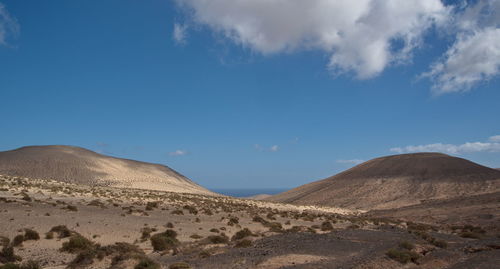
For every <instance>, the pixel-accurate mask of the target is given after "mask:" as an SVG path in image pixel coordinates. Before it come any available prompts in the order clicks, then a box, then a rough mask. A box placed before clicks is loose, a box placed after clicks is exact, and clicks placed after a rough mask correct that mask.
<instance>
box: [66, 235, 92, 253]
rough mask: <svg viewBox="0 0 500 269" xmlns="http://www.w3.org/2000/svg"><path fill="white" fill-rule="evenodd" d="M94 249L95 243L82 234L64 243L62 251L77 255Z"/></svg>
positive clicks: (73, 236)
mask: <svg viewBox="0 0 500 269" xmlns="http://www.w3.org/2000/svg"><path fill="white" fill-rule="evenodd" d="M93 247H94V243H92V241H90V240H88V239H87V238H85V237H83V236H82V235H80V234H75V235H72V236H71V237H70V238H69V241H68V242H64V243H63V245H62V248H61V250H62V251H66V252H70V253H76V252H80V251H85V250H89V249H92V248H93Z"/></svg>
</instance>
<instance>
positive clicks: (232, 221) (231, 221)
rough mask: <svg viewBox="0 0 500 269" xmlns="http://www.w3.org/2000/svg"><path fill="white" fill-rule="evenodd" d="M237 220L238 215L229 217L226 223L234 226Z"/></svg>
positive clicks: (238, 220)
mask: <svg viewBox="0 0 500 269" xmlns="http://www.w3.org/2000/svg"><path fill="white" fill-rule="evenodd" d="M239 222H240V219H239V218H238V217H230V218H229V221H228V222H227V225H229V226H234V225H235V224H238V223H239Z"/></svg>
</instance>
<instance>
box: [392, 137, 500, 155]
mask: <svg viewBox="0 0 500 269" xmlns="http://www.w3.org/2000/svg"><path fill="white" fill-rule="evenodd" d="M489 140H490V141H491V142H466V143H463V144H459V145H454V144H443V143H434V144H427V145H417V146H406V147H395V148H391V149H390V151H392V152H395V153H412V152H442V153H448V154H464V153H473V152H500V143H498V142H500V135H496V136H492V137H490V138H489Z"/></svg>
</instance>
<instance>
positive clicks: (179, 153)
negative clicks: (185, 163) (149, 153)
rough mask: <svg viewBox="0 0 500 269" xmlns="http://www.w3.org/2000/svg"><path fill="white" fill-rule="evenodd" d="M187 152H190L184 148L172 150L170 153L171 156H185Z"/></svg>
mask: <svg viewBox="0 0 500 269" xmlns="http://www.w3.org/2000/svg"><path fill="white" fill-rule="evenodd" d="M186 154H188V152H187V151H185V150H182V149H178V150H176V151H173V152H170V153H169V154H168V155H170V156H184V155H186Z"/></svg>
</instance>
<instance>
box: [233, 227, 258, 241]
mask: <svg viewBox="0 0 500 269" xmlns="http://www.w3.org/2000/svg"><path fill="white" fill-rule="evenodd" d="M251 235H253V233H252V231H250V230H249V229H248V228H245V229H242V230H239V231H238V232H236V233H235V234H234V235H233V237H232V238H231V240H232V241H236V240H240V239H243V238H245V237H247V236H251Z"/></svg>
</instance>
